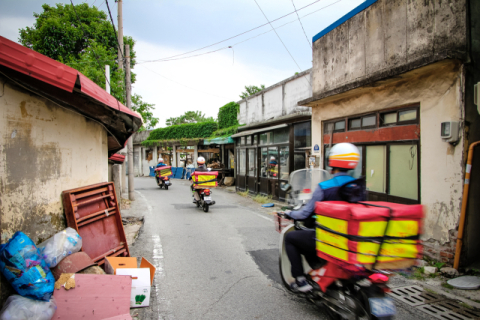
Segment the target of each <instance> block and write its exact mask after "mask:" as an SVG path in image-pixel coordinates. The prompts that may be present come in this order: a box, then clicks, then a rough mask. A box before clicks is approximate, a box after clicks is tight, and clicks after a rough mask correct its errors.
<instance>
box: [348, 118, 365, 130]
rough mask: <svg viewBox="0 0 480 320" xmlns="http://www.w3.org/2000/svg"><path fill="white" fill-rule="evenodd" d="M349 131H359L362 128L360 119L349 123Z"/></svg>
mask: <svg viewBox="0 0 480 320" xmlns="http://www.w3.org/2000/svg"><path fill="white" fill-rule="evenodd" d="M349 126H350V129H359V128H360V127H361V126H362V120H361V119H352V120H350V121H349Z"/></svg>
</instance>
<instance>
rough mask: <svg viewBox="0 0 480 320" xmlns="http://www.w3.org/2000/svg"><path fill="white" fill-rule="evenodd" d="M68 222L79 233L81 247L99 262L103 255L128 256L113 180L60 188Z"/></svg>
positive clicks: (102, 259)
mask: <svg viewBox="0 0 480 320" xmlns="http://www.w3.org/2000/svg"><path fill="white" fill-rule="evenodd" d="M62 198H63V207H64V208H65V216H66V218H67V225H68V226H69V227H71V228H74V229H75V230H77V232H78V233H79V234H80V236H81V237H82V241H83V247H82V251H84V252H85V253H87V254H88V256H89V257H90V258H92V260H93V261H94V262H95V263H97V264H98V265H99V266H103V264H104V263H105V257H117V256H120V257H129V256H130V251H129V249H128V244H127V239H126V237H125V231H124V230H123V224H122V217H121V215H120V208H119V206H118V201H117V196H116V193H115V186H114V185H113V182H103V183H98V184H94V185H90V186H86V187H81V188H77V189H71V190H66V191H63V192H62Z"/></svg>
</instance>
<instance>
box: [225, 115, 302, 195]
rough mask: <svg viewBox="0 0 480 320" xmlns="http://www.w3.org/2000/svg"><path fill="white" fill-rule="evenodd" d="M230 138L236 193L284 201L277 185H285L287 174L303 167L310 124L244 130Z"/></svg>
mask: <svg viewBox="0 0 480 320" xmlns="http://www.w3.org/2000/svg"><path fill="white" fill-rule="evenodd" d="M232 138H236V139H237V150H236V151H237V176H236V186H237V190H239V191H245V190H248V191H249V192H250V193H253V194H257V193H259V194H261V195H271V196H272V198H273V199H275V200H277V199H280V200H285V197H286V195H285V193H284V192H283V191H282V190H281V189H280V184H281V183H282V182H288V178H289V175H290V172H292V171H294V170H298V169H303V168H305V167H306V165H307V164H306V162H307V159H306V152H305V148H307V147H311V130H310V121H302V122H291V123H288V124H286V123H284V124H280V125H275V126H270V127H264V128H260V129H255V130H246V131H243V132H240V133H237V134H235V135H233V136H232Z"/></svg>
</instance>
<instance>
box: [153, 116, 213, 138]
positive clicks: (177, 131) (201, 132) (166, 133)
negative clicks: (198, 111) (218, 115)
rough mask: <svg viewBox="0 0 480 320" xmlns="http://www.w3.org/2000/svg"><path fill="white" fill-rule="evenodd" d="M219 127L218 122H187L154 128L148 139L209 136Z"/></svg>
mask: <svg viewBox="0 0 480 320" xmlns="http://www.w3.org/2000/svg"><path fill="white" fill-rule="evenodd" d="M217 129H218V124H217V123H216V122H213V121H211V122H201V123H186V124H180V125H175V126H170V127H166V128H159V129H155V130H152V131H151V132H150V135H149V136H148V138H147V140H170V139H197V138H208V137H210V136H211V135H212V133H213V132H214V131H216V130H217Z"/></svg>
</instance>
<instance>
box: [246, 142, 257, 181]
mask: <svg viewBox="0 0 480 320" xmlns="http://www.w3.org/2000/svg"><path fill="white" fill-rule="evenodd" d="M256 169H257V168H256V166H255V149H248V171H247V175H248V176H249V177H255V176H256V175H257V170H256Z"/></svg>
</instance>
